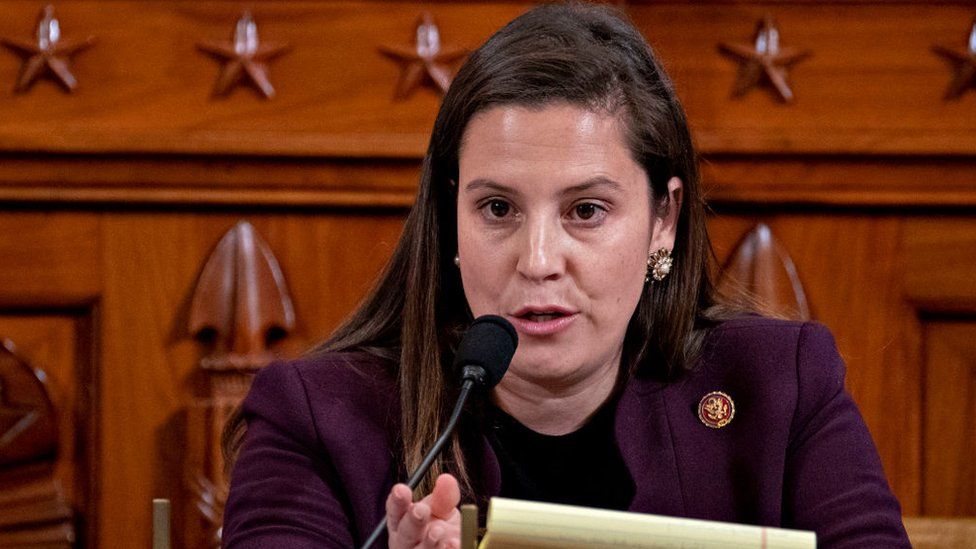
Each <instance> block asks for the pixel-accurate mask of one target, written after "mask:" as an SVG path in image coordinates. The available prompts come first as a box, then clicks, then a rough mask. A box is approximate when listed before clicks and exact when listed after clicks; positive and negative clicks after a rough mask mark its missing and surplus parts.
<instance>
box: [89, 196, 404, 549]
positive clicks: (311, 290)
mask: <svg viewBox="0 0 976 549" xmlns="http://www.w3.org/2000/svg"><path fill="white" fill-rule="evenodd" d="M242 216H246V218H247V219H248V220H249V222H251V223H252V224H253V225H254V227H255V229H256V230H257V232H259V233H260V234H261V235H262V236H263V237H264V239H265V240H266V241H267V242H268V246H269V247H270V248H271V249H272V250H274V251H275V255H276V257H277V258H278V261H279V262H280V264H281V268H282V271H283V272H284V273H285V276H286V277H287V279H288V284H289V290H290V292H291V295H292V297H293V299H294V303H295V316H296V319H297V322H296V328H295V331H294V335H293V337H292V338H291V339H290V340H287V341H288V342H290V347H287V348H286V350H285V351H284V352H286V353H291V354H294V353H297V352H300V351H302V350H304V349H305V348H307V347H308V346H309V345H311V344H313V343H314V342H316V341H320V340H321V339H322V338H324V336H325V335H326V334H328V333H329V332H330V331H331V330H332V329H334V328H335V327H336V326H337V325H338V323H339V321H340V320H341V319H342V318H343V317H344V316H345V315H346V314H347V313H348V312H349V311H350V310H351V309H352V307H353V306H354V305H355V303H356V302H357V301H358V300H359V299H360V298H361V296H362V295H363V293H364V292H365V291H366V289H367V288H368V287H369V286H370V283H371V282H372V280H373V279H374V277H375V276H376V274H377V272H378V270H379V268H380V266H381V265H382V264H383V262H385V260H386V258H387V257H388V255H389V253H390V252H391V250H392V247H393V245H394V243H395V241H396V238H397V236H398V234H399V231H400V224H401V222H402V221H401V217H400V216H399V215H383V214H375V213H374V214H371V215H356V214H348V213H346V214H332V215H329V214H319V213H315V214H312V213H308V214H300V213H288V212H268V211H263V212H257V211H240V212H234V213H214V212H210V213H200V212H185V213H166V212H142V213H138V212H133V213H113V214H106V217H105V218H104V220H103V224H104V227H105V241H104V247H105V269H106V271H105V272H106V276H105V280H106V284H107V290H106V293H105V295H104V307H103V315H102V317H103V321H104V330H105V333H108V334H124V337H111V338H106V340H105V342H104V345H103V347H102V349H103V354H102V359H103V361H104V363H105V365H106V366H105V368H104V373H103V376H102V384H103V387H104V390H103V402H104V409H105V410H107V411H109V410H110V411H111V412H108V413H107V417H106V418H105V420H104V422H103V425H102V427H103V436H102V443H103V446H104V447H106V448H111V449H112V452H106V453H105V454H103V455H102V459H101V463H100V465H101V468H100V478H101V481H102V483H103V485H105V486H113V487H117V486H124V487H125V489H124V490H121V489H114V490H111V491H106V492H105V493H104V494H103V496H102V497H101V498H100V501H99V507H98V516H99V523H98V527H99V532H100V537H101V539H111V540H117V543H118V544H119V546H125V547H129V546H142V545H146V544H148V543H149V530H148V525H149V524H150V516H149V513H150V508H149V506H148V505H133V502H148V501H150V500H151V499H152V498H153V497H168V498H171V499H173V500H174V520H175V519H176V518H178V517H182V516H185V514H184V513H183V509H185V507H181V506H180V504H179V501H180V496H181V492H182V490H181V487H180V481H182V479H183V478H184V477H183V471H182V469H181V468H182V464H183V462H184V455H183V451H182V450H181V449H182V448H183V446H182V445H183V444H184V443H185V441H186V440H187V431H186V430H187V429H188V427H187V423H186V419H185V409H186V408H187V407H188V406H194V405H195V403H196V402H197V401H198V399H201V398H203V397H204V396H205V395H206V394H207V392H206V391H207V379H206V378H204V377H202V375H201V370H200V369H199V367H198V363H199V361H200V359H201V358H202V357H203V355H204V352H205V350H204V349H203V348H202V347H201V346H200V345H198V344H197V342H196V341H195V340H194V339H193V337H192V335H191V334H189V333H188V330H187V329H186V326H187V318H188V317H187V315H188V311H189V301H190V296H191V292H192V290H193V288H194V286H195V284H196V280H197V278H198V277H199V274H200V270H201V268H202V265H203V264H204V263H205V262H206V259H207V258H208V256H209V255H210V253H211V251H212V250H213V247H214V246H215V244H216V243H217V242H218V241H219V240H220V238H221V237H222V236H223V234H224V233H225V232H226V231H227V230H228V229H230V228H232V227H233V226H234V225H235V224H236V223H237V222H238V221H239V220H240V219H241V217H242ZM135 395H138V397H135ZM123 417H138V418H140V420H139V425H140V428H139V429H132V428H131V427H130V426H128V425H126V424H125V422H123V421H121V418H123ZM184 505H185V504H184ZM133 525H140V526H138V527H134V526H133ZM141 525H145V527H143V526H141ZM183 526H184V525H181V524H175V523H174V532H176V531H179V529H180V528H182V527H183Z"/></svg>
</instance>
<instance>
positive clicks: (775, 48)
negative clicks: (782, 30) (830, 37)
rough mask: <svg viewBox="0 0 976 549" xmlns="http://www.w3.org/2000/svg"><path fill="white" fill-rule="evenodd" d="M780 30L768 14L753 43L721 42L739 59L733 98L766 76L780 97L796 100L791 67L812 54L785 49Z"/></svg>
mask: <svg viewBox="0 0 976 549" xmlns="http://www.w3.org/2000/svg"><path fill="white" fill-rule="evenodd" d="M779 38H780V36H779V29H778V28H777V27H776V23H775V22H774V21H773V18H772V17H771V16H769V15H766V17H764V18H763V19H762V20H760V21H759V24H758V26H757V28H756V37H755V39H754V40H753V44H752V45H747V44H721V45H720V48H721V49H722V51H724V52H725V53H727V54H729V55H731V56H733V57H735V58H737V59H739V61H740V63H741V64H740V65H739V75H738V77H737V78H736V82H735V88H734V89H733V90H732V96H733V97H741V96H743V95H745V93H746V92H747V91H749V90H750V89H752V88H753V87H754V86H757V85H759V84H760V83H761V82H762V81H763V79H764V77H765V80H766V81H768V82H769V83H770V84H772V86H773V89H774V90H776V93H777V97H778V98H779V99H780V100H781V101H783V102H787V103H788V102H790V101H792V100H793V90H791V89H790V85H789V83H788V82H787V79H788V77H789V69H790V68H791V67H792V66H793V65H794V64H795V63H797V62H798V61H800V60H801V59H803V58H805V57H807V56H809V55H810V52H808V51H796V50H794V49H792V48H784V47H782V46H780V43H779Z"/></svg>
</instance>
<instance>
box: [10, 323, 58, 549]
mask: <svg viewBox="0 0 976 549" xmlns="http://www.w3.org/2000/svg"><path fill="white" fill-rule="evenodd" d="M44 379H45V375H44V372H43V371H40V370H35V369H34V368H32V367H31V365H30V364H28V362H27V361H26V360H25V359H24V358H23V357H21V356H20V355H19V354H18V352H17V348H16V346H15V345H14V343H13V342H12V341H10V340H9V339H3V338H0V547H12V546H22V545H23V546H26V545H31V546H44V547H71V546H72V545H73V544H74V541H75V528H74V524H73V513H72V511H71V507H70V506H69V505H68V503H67V502H66V500H65V498H64V495H63V494H62V491H61V487H60V485H59V484H58V483H57V481H56V480H55V479H54V467H55V459H56V458H57V454H58V446H59V441H58V422H57V411H56V410H55V407H54V404H53V402H52V401H51V397H50V395H49V394H48V390H47V387H46V386H45V383H44Z"/></svg>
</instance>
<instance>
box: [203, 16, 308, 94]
mask: <svg viewBox="0 0 976 549" xmlns="http://www.w3.org/2000/svg"><path fill="white" fill-rule="evenodd" d="M197 47H199V48H200V49H201V50H203V51H205V52H207V53H209V54H211V55H213V56H215V57H217V58H218V59H220V60H221V61H223V63H224V66H223V68H221V70H220V74H219V75H218V76H217V85H216V86H215V87H214V95H227V94H229V93H230V92H231V91H232V90H233V89H234V88H235V87H236V86H237V84H238V83H240V82H241V81H242V80H247V81H248V82H250V83H251V84H253V85H254V87H255V88H256V89H257V90H258V91H259V92H260V93H261V95H263V96H264V98H265V99H272V98H274V96H275V89H274V86H272V85H271V81H270V80H269V79H268V62H269V61H271V60H272V59H274V58H276V57H278V56H280V55H282V54H283V53H285V52H286V51H288V50H289V49H290V48H291V46H289V45H288V44H277V43H275V44H262V43H261V42H260V40H259V39H258V25H257V23H255V22H254V19H253V18H252V17H251V14H250V12H244V15H243V16H242V17H241V18H240V19H238V20H237V24H236V26H235V27H234V35H233V37H232V39H231V40H230V41H229V42H204V43H200V44H197Z"/></svg>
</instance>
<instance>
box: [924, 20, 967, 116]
mask: <svg viewBox="0 0 976 549" xmlns="http://www.w3.org/2000/svg"><path fill="white" fill-rule="evenodd" d="M933 49H934V50H935V52H936V53H938V54H939V55H942V56H943V57H946V58H948V59H949V62H951V63H952V64H953V66H954V68H955V70H956V75H955V76H954V77H953V79H952V82H950V83H949V89H947V90H946V93H945V98H946V99H959V98H960V97H962V94H964V93H965V92H966V90H967V89H969V88H971V87H974V86H976V21H973V26H972V28H971V29H970V31H969V43H968V44H967V45H966V48H965V49H963V50H956V49H954V48H949V47H946V46H941V45H936V46H934V48H933Z"/></svg>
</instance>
